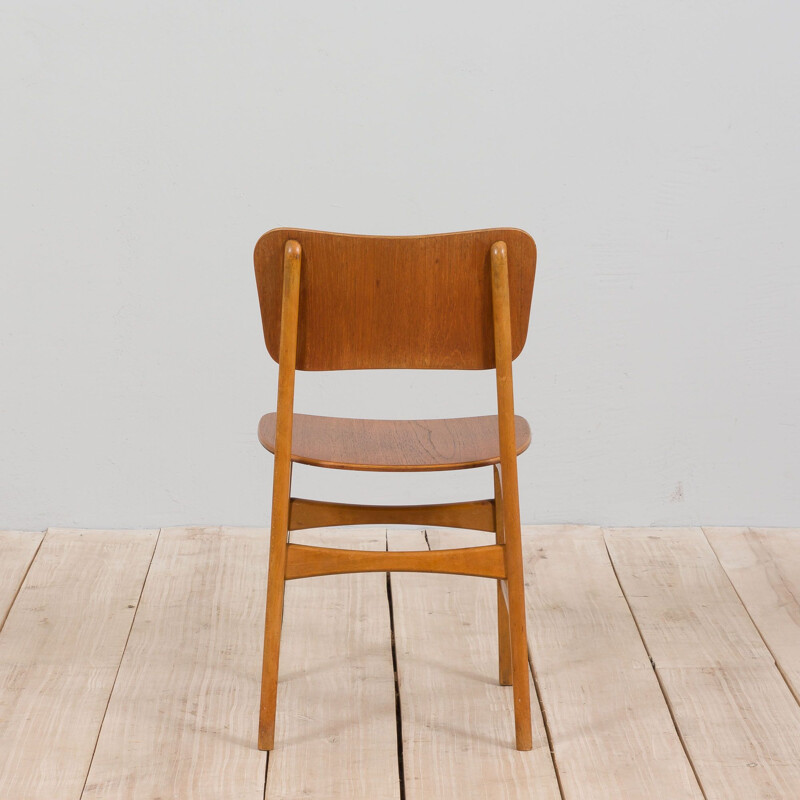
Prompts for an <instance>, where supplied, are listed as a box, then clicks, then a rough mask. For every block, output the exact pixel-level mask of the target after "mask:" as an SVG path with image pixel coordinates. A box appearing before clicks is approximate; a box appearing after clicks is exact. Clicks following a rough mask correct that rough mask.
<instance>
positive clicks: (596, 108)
mask: <svg viewBox="0 0 800 800" xmlns="http://www.w3.org/2000/svg"><path fill="white" fill-rule="evenodd" d="M455 7H456V6H455V4H453V5H452V6H451V5H450V4H443V3H437V2H425V3H417V2H404V3H396V4H392V5H390V4H384V3H368V2H362V3H345V2H338V3H332V2H328V3H324V4H318V5H315V6H313V7H312V6H311V5H309V4H304V3H298V2H296V1H295V2H283V3H271V4H270V3H259V2H253V0H248V1H247V2H239V3H211V2H207V0H206V1H203V2H197V1H196V2H192V3H155V2H149V3H145V2H139V3H133V2H128V3H120V2H117V3H89V2H84V3H68V4H67V3H59V2H55V0H51V1H50V2H31V0H24V2H23V0H9V2H5V3H3V5H2V9H0V81H2V94H1V95H0V97H1V98H2V99H0V113H1V114H2V124H1V125H0V159H2V177H1V178H0V191H1V192H2V206H0V211H1V212H2V219H3V233H2V236H0V269H2V283H1V284H0V287H1V288H0V337H1V339H0V343H1V346H2V349H1V350H0V412H1V413H2V421H1V423H0V527H19V528H42V527H44V526H47V525H75V526H92V527H94V526H114V527H122V526H157V525H170V524H178V523H187V522H206V523H229V524H259V525H263V524H265V522H266V519H267V513H268V502H269V488H270V487H269V483H270V468H271V457H270V456H268V455H267V454H266V453H265V452H264V451H262V450H261V448H260V446H259V445H258V443H257V441H256V437H255V427H256V423H257V420H258V417H259V415H260V414H261V413H263V412H265V411H267V410H271V409H272V407H273V403H274V393H275V385H276V376H277V372H276V368H275V365H274V364H273V363H272V362H271V361H270V360H269V358H268V356H267V354H266V351H265V349H264V346H263V341H262V338H261V328H260V322H259V316H258V307H257V303H256V292H255V284H254V279H253V273H252V262H251V254H252V247H253V244H254V243H255V241H256V239H257V237H258V236H259V235H260V234H261V233H262V232H263V231H265V230H267V229H268V228H271V227H274V226H278V225H297V226H303V227H310V228H322V229H328V230H340V231H353V232H365V233H423V232H434V231H447V230H459V229H468V228H475V227H489V226H495V225H513V226H519V227H523V228H525V229H527V230H529V231H530V232H531V233H532V234H533V235H534V237H535V238H536V240H537V242H538V245H539V256H540V262H539V271H538V275H537V283H536V287H535V290H534V303H533V316H532V323H531V334H530V336H529V339H528V342H529V344H528V346H527V348H526V350H525V352H524V353H523V355H522V357H521V358H520V359H519V360H518V361H517V362H516V389H517V407H518V411H519V412H520V413H523V414H525V415H526V416H527V417H528V418H529V419H530V421H531V424H532V427H533V430H534V445H533V447H532V449H531V450H530V451H529V453H528V454H527V455H526V456H525V457H523V459H522V460H521V462H520V468H521V481H522V509H523V518H524V520H526V521H528V522H548V521H578V522H598V523H619V524H644V525H647V524H683V523H715V524H726V523H731V524H735V523H739V524H765V525H767V524H769V525H789V524H794V525H798V524H800V500H798V486H799V485H800V427H798V408H800V369H798V342H799V341H800V314H799V313H798V312H799V311H800V263H799V262H800V240H799V239H798V235H797V226H798V215H799V212H800V196H799V195H800V192H799V189H800V160H799V159H798V140H799V138H800V103H799V102H798V97H799V96H800V95H799V92H800V80H798V78H799V77H800V48H798V47H797V30H798V25H800V10H798V6H797V5H796V4H793V3H789V2H783V3H780V2H775V3H772V2H766V3H763V2H741V0H733V1H731V0H726V2H722V0H711V1H710V2H704V3H687V2H672V3H656V2H652V1H650V2H619V1H616V2H589V1H588V0H587V1H586V2H576V1H575V0H566V1H564V0H560V2H536V3H522V2H520V3H511V4H500V5H498V4H492V5H491V8H490V5H489V4H486V3H481V4H471V5H469V6H467V5H463V4H462V5H461V6H460V8H461V10H460V11H458V12H455V11H454V10H453V9H454V8H455ZM389 8H391V10H388V9H389ZM492 402H493V385H492V373H468V374H455V375H453V374H449V375H438V376H436V375H430V374H426V373H408V372H405V373H389V374H386V373H372V374H370V373H354V374H353V373H351V374H339V375H325V374H307V375H303V376H302V377H301V380H300V381H299V385H298V410H301V411H311V412H315V411H316V412H323V413H324V412H327V413H330V414H343V415H347V414H352V415H355V416H358V415H364V416H404V415H408V416H425V415H429V414H430V415H436V414H445V415H446V414H448V413H453V414H459V413H465V414H467V413H473V412H474V413H482V412H485V411H488V410H490V409H491V406H492ZM296 476H297V484H298V489H297V491H298V493H299V494H304V495H306V496H317V497H326V498H339V499H344V500H361V501H366V502H384V501H385V502H389V501H397V502H400V501H404V500H407V501H411V502H415V501H417V502H424V501H428V500H433V499H436V498H439V499H447V498H451V497H452V498H458V497H467V496H470V495H471V494H475V492H481V493H482V492H488V491H489V489H490V485H491V483H490V480H491V479H490V475H488V474H486V472H485V471H483V470H482V471H478V472H476V473H464V472H458V473H451V474H449V475H435V476H433V477H430V476H428V477H419V476H414V477H404V478H396V477H393V476H364V475H359V474H358V473H342V472H331V471H322V470H313V469H311V468H302V469H298V470H296Z"/></svg>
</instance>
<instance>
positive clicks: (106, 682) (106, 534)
mask: <svg viewBox="0 0 800 800" xmlns="http://www.w3.org/2000/svg"><path fill="white" fill-rule="evenodd" d="M156 537H157V532H156V531H138V532H134V531H73V530H49V531H48V532H47V534H46V536H45V538H44V541H43V542H42V545H41V547H40V549H39V552H38V554H37V556H36V558H35V560H34V562H33V564H32V565H31V567H30V570H29V571H28V574H27V577H26V579H25V582H24V583H23V585H22V587H21V589H20V591H19V594H18V595H17V598H16V600H15V602H14V605H13V606H12V608H11V611H10V613H9V615H8V618H7V620H6V624H5V626H4V627H3V630H2V631H0V797H2V798H3V800H40V799H41V800H53V798H58V800H78V798H79V797H80V795H81V789H82V787H83V784H84V781H85V779H86V773H87V771H88V769H89V764H90V761H91V757H92V751H93V749H94V746H95V742H96V741H97V734H98V731H99V730H100V724H101V722H102V720H103V714H104V712H105V709H106V704H107V702H108V698H109V695H110V693H111V689H112V686H113V684H114V679H115V676H116V674H117V669H118V668H119V664H120V659H121V658H122V654H123V650H124V648H125V641H126V639H127V637H128V634H129V632H130V627H131V622H132V620H133V617H134V613H135V610H136V604H137V603H138V601H139V595H140V592H141V589H142V585H143V583H144V580H145V575H146V574H147V568H148V566H149V564H150V559H151V557H152V554H153V548H154V546H155V543H156Z"/></svg>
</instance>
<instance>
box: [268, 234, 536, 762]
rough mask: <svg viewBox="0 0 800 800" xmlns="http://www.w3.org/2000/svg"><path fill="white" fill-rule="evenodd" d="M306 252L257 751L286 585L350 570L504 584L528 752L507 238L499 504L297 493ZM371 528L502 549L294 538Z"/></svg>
mask: <svg viewBox="0 0 800 800" xmlns="http://www.w3.org/2000/svg"><path fill="white" fill-rule="evenodd" d="M301 261H302V248H301V245H300V243H299V242H298V241H295V240H293V239H289V240H288V241H287V242H286V245H285V247H284V258H283V292H282V300H281V323H280V358H279V361H278V365H279V366H278V402H277V419H276V434H275V453H274V457H275V461H274V474H273V490H272V520H271V527H270V550H269V575H268V583H267V607H266V619H265V625H264V660H263V667H262V676H261V705H260V715H259V729H258V747H259V749H261V750H272V749H273V747H274V743H275V712H276V703H277V689H278V662H279V656H280V637H281V627H282V618H283V601H284V585H285V582H286V581H287V580H295V579H298V578H308V577H314V576H318V575H335V574H340V573H349V572H372V571H378V572H385V571H392V572H438V573H450V574H458V575H473V576H478V577H483V578H492V579H495V580H496V581H497V623H498V650H499V682H500V683H501V684H502V685H504V686H508V685H512V686H513V696H514V720H515V734H516V748H517V749H518V750H530V749H531V748H532V737H531V706H530V702H531V701H530V687H529V664H528V643H527V632H526V621H525V586H524V575H523V561H522V541H521V530H520V512H519V486H518V478H517V450H516V446H515V430H514V425H515V423H514V391H513V380H512V366H511V365H512V358H513V354H512V331H511V317H510V299H509V284H508V253H507V248H506V243H505V242H504V241H497V242H495V243H494V244H493V245H492V247H491V249H490V264H491V287H492V322H493V331H494V348H495V371H496V379H497V408H498V430H499V445H500V463H499V464H495V465H494V466H493V472H494V497H493V498H492V499H486V500H477V501H469V502H459V503H445V504H438V505H417V506H367V505H351V504H346V503H330V502H323V501H316V500H306V499H303V498H296V497H292V496H291V480H292V422H293V416H294V386H295V364H296V355H297V332H298V316H299V315H298V309H299V298H300V275H301ZM365 523H384V524H412V525H423V526H424V525H441V526H447V527H454V528H470V529H477V530H483V531H494V533H495V542H496V543H495V544H494V545H487V546H481V547H470V548H461V549H454V550H435V551H421V552H370V551H361V550H345V549H335V548H323V547H308V546H304V545H299V544H291V543H289V541H288V539H289V533H290V532H291V531H293V530H302V529H304V528H312V527H327V526H336V525H360V524H365Z"/></svg>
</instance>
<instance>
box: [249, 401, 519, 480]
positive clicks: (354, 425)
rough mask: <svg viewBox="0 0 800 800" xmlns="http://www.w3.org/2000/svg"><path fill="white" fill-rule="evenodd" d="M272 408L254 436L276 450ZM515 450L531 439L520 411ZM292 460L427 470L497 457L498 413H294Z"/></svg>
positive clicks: (383, 469) (388, 469)
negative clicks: (438, 415)
mask: <svg viewBox="0 0 800 800" xmlns="http://www.w3.org/2000/svg"><path fill="white" fill-rule="evenodd" d="M275 420H276V414H275V413H272V414H266V415H265V416H263V417H262V418H261V422H260V423H259V425H258V439H259V441H260V442H261V444H262V445H264V447H266V448H267V450H269V451H270V453H274V452H275ZM514 424H515V430H516V445H517V454H519V453H522V452H523V451H524V450H526V449H527V448H528V445H529V444H530V443H531V431H530V427H529V426H528V423H527V421H526V420H525V419H524V418H523V417H519V416H516V417H514ZM292 461H296V462H298V463H300V464H309V465H311V466H314V467H332V468H334V469H355V470H364V471H370V472H432V471H437V470H448V469H467V468H469V467H484V466H488V465H490V464H498V463H499V462H500V442H499V438H498V429H497V416H496V415H492V416H485V417H461V418H457V419H410V420H394V419H346V418H342V417H318V416H311V415H309V414H295V415H294V424H293V427H292Z"/></svg>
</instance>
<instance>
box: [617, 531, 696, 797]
mask: <svg viewBox="0 0 800 800" xmlns="http://www.w3.org/2000/svg"><path fill="white" fill-rule="evenodd" d="M603 546H604V547H605V549H606V555H607V556H608V561H609V563H610V564H611V569H612V570H613V571H614V578H615V580H616V581H617V585H618V586H619V590H620V592H622V596H623V597H624V598H625V603H626V604H627V606H628V612H629V613H630V615H631V619H633V624H634V625H635V626H636V631H637V633H638V634H639V639H641V642H642V646H643V647H644V651H645V653H646V654H647V658H648V659H649V660H650V665H651V666H652V667H653V674H654V675H655V676H656V682H657V683H658V688H659V691H660V692H661V695H662V697H663V698H664V703H665V704H666V706H667V711H669V716H670V719H671V720H672V727H673V728H675V733H676V734H677V735H678V741H679V742H680V743H681V747H682V748H683V753H684V755H685V756H686V760H687V761H688V762H689V767H690V768H691V770H692V774H693V775H694V779H695V781H696V782H697V788H698V789H699V790H700V794H702V795H703V798H704V800H708V795H707V794H706V790H705V788H704V786H703V782H702V781H701V780H700V776H699V775H698V774H697V768H696V767H695V765H694V761H692V757H691V755H690V754H689V749H688V747H687V746H686V742H685V740H684V738H683V733H681V729H680V726H679V725H678V721H677V720H676V719H675V710H674V709H673V707H672V703H671V702H670V699H669V696H668V694H667V691H666V689H665V687H664V684H663V683H662V681H661V675H659V673H658V667H656V662H655V659H654V658H653V656H652V654H651V653H650V648H649V647H648V646H647V642H646V641H645V638H644V636H643V635H642V629H641V627H640V626H639V620H638V619H637V618H636V614H635V613H634V611H633V607H632V606H631V603H630V600H629V599H628V595H627V593H626V592H625V589H624V588H623V586H622V581H621V580H620V579H619V574H618V573H617V565H616V564H615V563H614V559H613V558H612V557H611V551H610V550H609V549H608V540H607V538H606V529H605V528H603Z"/></svg>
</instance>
